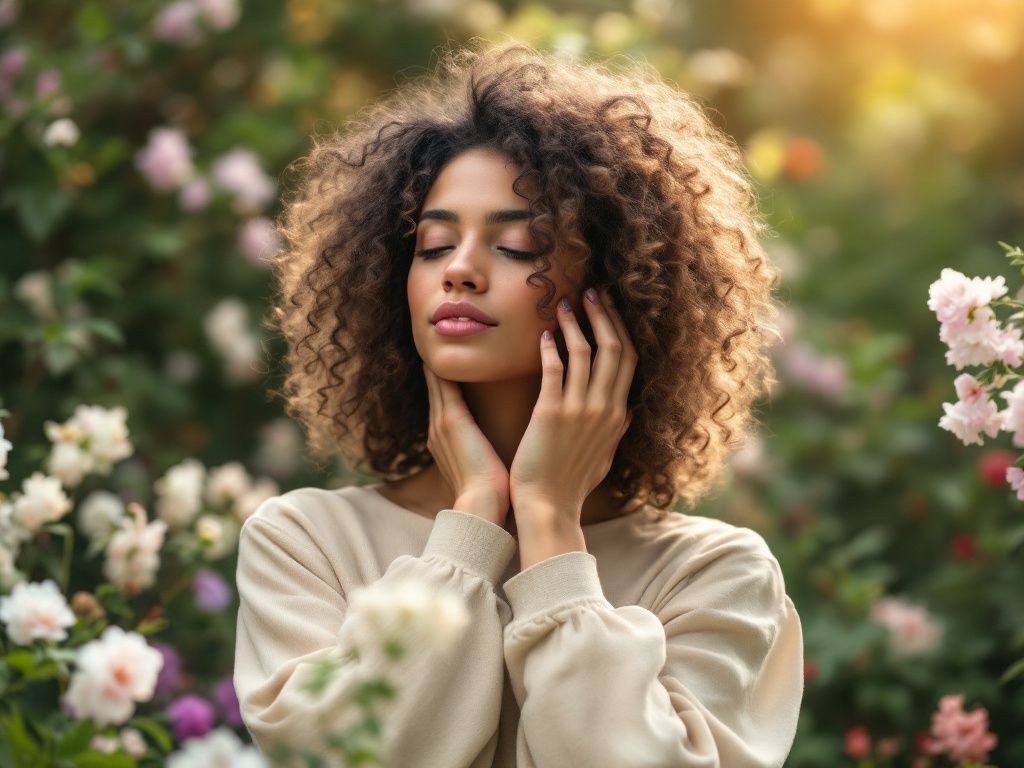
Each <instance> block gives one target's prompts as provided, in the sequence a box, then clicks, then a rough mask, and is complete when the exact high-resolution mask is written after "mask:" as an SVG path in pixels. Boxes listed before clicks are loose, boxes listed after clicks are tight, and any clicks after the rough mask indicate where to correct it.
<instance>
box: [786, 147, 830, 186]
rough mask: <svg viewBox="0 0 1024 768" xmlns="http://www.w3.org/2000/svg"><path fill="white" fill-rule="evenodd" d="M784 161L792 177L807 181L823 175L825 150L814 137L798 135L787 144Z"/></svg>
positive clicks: (787, 172) (787, 171) (788, 173)
mask: <svg viewBox="0 0 1024 768" xmlns="http://www.w3.org/2000/svg"><path fill="white" fill-rule="evenodd" d="M783 162H784V168H785V171H786V174H787V175H788V176H789V177H790V178H791V179H795V180H797V181H805V180H807V179H812V178H814V177H815V176H820V175H821V172H822V170H824V167H825V152H824V151H823V150H822V148H821V145H820V144H819V143H818V142H816V141H814V139H809V138H807V137H806V136H797V137H796V138H794V139H791V140H790V141H789V142H788V143H787V144H786V154H785V160H784V161H783Z"/></svg>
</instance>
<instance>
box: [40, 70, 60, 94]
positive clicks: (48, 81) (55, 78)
mask: <svg viewBox="0 0 1024 768" xmlns="http://www.w3.org/2000/svg"><path fill="white" fill-rule="evenodd" d="M59 90H60V72H58V71H57V70H56V69H44V70H43V71H42V72H40V73H39V74H38V75H37V76H36V96H38V97H39V98H40V99H45V98H46V97H47V96H52V95H53V94H55V93H56V92H57V91H59Z"/></svg>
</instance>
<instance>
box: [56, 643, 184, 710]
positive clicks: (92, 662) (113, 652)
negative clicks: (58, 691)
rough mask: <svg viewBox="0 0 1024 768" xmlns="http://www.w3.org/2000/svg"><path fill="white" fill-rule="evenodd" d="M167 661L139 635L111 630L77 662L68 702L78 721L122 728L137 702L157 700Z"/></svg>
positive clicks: (80, 652)
mask: <svg viewBox="0 0 1024 768" xmlns="http://www.w3.org/2000/svg"><path fill="white" fill-rule="evenodd" d="M163 663H164V660H163V656H162V655H161V653H160V651H158V650H157V649H156V648H151V647H150V646H149V645H147V643H146V639H145V638H144V637H143V636H142V635H140V634H138V633H137V632H125V631H124V630H123V629H121V628H120V627H117V626H109V627H107V628H106V629H105V630H103V634H102V635H100V637H99V638H98V639H96V640H91V641H89V642H88V643H86V644H85V645H83V646H82V647H81V648H79V649H78V653H77V655H76V658H75V671H74V673H73V674H72V676H71V684H70V686H69V687H68V692H67V694H66V701H67V703H68V704H69V705H70V706H71V708H72V710H73V712H74V714H75V717H78V718H92V720H93V721H95V723H96V724H97V725H98V726H100V727H103V726H106V725H111V724H114V725H120V724H121V723H123V722H125V721H126V720H127V719H128V718H130V717H131V716H132V714H133V713H134V712H135V702H141V701H149V700H150V699H151V698H152V697H153V690H154V688H155V687H156V678H157V675H158V673H159V672H160V668H161V667H162V666H163Z"/></svg>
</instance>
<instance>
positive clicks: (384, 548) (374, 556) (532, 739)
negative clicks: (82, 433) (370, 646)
mask: <svg viewBox="0 0 1024 768" xmlns="http://www.w3.org/2000/svg"><path fill="white" fill-rule="evenodd" d="M655 512H656V510H653V509H652V508H650V507H645V508H644V509H642V510H641V511H639V512H636V513H634V514H630V515H626V516H624V517H620V518H615V519H612V520H606V521H603V522H599V523H594V524H591V525H587V526H584V528H583V533H584V538H585V541H586V546H587V550H588V551H587V552H566V553H563V554H561V555H557V556H555V557H551V558H548V559H547V560H543V561H541V562H538V563H535V564H534V565H533V566H531V567H530V568H527V569H526V570H525V571H522V572H518V558H515V559H514V560H515V562H513V555H514V554H515V553H516V547H517V542H516V539H515V538H514V537H513V536H512V535H511V534H510V533H508V531H506V530H505V529H504V528H502V527H500V526H498V525H495V524H493V523H491V522H488V521H486V520H483V519H482V518H479V517H476V516H474V515H471V514H469V513H467V512H460V511H458V510H453V509H445V510H441V511H440V512H439V513H438V515H437V518H436V520H431V519H429V518H427V517H424V516H422V515H418V514H416V513H414V512H412V511H411V510H408V509H405V508H403V507H400V506H398V505H396V504H394V503H393V502H391V501H389V500H387V499H385V498H384V497H383V496H381V495H380V494H379V493H377V492H376V491H375V490H373V486H364V487H357V486H350V487H347V488H342V489H338V490H325V489H319V488H299V489H296V490H293V491H289V492H287V493H284V494H282V495H280V496H275V497H273V498H271V499H268V500H267V501H265V502H263V504H261V505H260V507H259V508H258V509H257V510H256V512H255V513H254V514H253V515H252V516H251V517H250V518H248V519H247V520H246V521H245V523H244V524H243V526H242V531H241V537H240V541H239V550H238V571H237V584H238V591H239V597H240V607H239V611H238V618H237V638H236V647H235V668H234V682H235V687H236V690H237V692H238V698H239V701H240V704H241V711H242V717H243V720H244V722H245V725H246V727H247V728H248V730H249V732H250V733H251V734H252V737H253V740H254V741H255V743H256V744H257V746H259V747H260V748H261V749H262V750H263V751H265V752H269V751H270V750H271V749H272V748H273V747H274V746H275V745H276V744H278V743H281V742H288V743H291V744H296V745H301V746H303V747H306V748H309V749H312V750H314V751H316V749H317V747H316V745H317V744H318V743H319V741H318V740H320V739H322V738H323V737H324V735H325V730H330V731H331V732H334V733H337V732H338V731H339V730H340V728H339V724H340V720H338V718H340V717H341V715H340V714H339V713H341V712H345V711H349V712H351V711H352V707H351V706H350V705H347V704H344V701H345V696H346V692H347V691H348V690H351V688H352V686H353V685H354V684H355V683H354V681H357V680H359V679H360V673H362V674H368V675H370V676H371V677H372V674H370V673H371V670H366V669H363V670H359V669H358V665H359V664H363V663H370V662H369V660H364V661H360V662H355V663H353V664H351V665H349V666H348V667H345V669H347V670H349V671H348V673H346V674H339V675H336V677H335V678H334V681H333V682H332V684H331V685H330V686H328V688H327V690H326V691H325V692H324V693H323V695H322V696H321V697H320V698H311V697H310V696H309V694H307V693H306V692H304V691H300V689H299V686H300V683H301V681H302V675H303V673H305V672H307V671H309V670H310V669H312V668H313V665H314V664H315V662H316V661H317V660H320V659H325V658H329V657H332V658H337V656H338V652H339V651H338V649H339V644H341V643H342V641H341V639H340V635H342V634H343V633H342V627H343V625H344V624H345V622H346V618H347V611H346V601H347V598H348V596H349V595H350V594H351V592H352V590H354V589H356V588H358V587H360V586H362V585H367V584H370V583H372V582H376V581H378V580H396V579H403V578H407V577H412V578H414V579H417V580H419V581H420V582H421V583H423V584H428V585H434V586H437V587H442V588H444V587H447V588H451V589H455V590H457V591H458V592H459V593H460V594H461V595H462V596H463V597H464V599H465V606H466V608H467V609H468V611H469V614H470V616H471V617H472V619H471V622H470V624H469V628H468V629H467V630H466V632H465V634H464V635H463V636H462V637H461V639H460V640H459V642H458V647H457V648H455V649H453V652H451V653H450V655H446V656H444V657H443V658H435V657H432V656H430V655H429V654H426V653H421V654H416V652H415V649H412V653H411V654H410V655H409V656H408V657H407V658H406V659H404V660H403V662H402V663H403V664H404V665H405V667H404V671H403V673H402V677H401V679H398V680H395V682H396V684H397V687H398V688H399V696H398V698H397V699H396V700H395V701H394V702H392V704H391V705H389V706H390V707H391V709H390V710H389V714H388V718H387V722H388V726H387V727H388V729H390V730H389V731H388V732H387V733H388V734H389V736H388V740H387V742H386V745H387V749H388V754H390V755H391V757H392V762H391V765H392V766H393V768H492V767H494V768H514V767H515V766H518V768H570V767H571V766H580V767H581V768H582V767H585V768H602V767H603V766H608V768H631V767H639V766H644V767H645V768H684V766H686V767H687V768H689V767H690V766H692V767H693V768H697V767H698V766H699V767H700V768H713V767H716V766H721V767H723V768H766V767H767V766H781V765H782V764H783V762H784V761H785V758H786V756H787V754H788V753H789V750H790V747H791V746H792V742H793V738H794V736H795V733H796V726H797V717H798V714H799V709H800V702H801V698H802V694H803V634H802V629H801V625H800V619H799V617H798V615H797V613H796V610H795V608H794V605H793V602H792V600H791V599H790V598H789V596H788V595H787V594H786V591H785V584H784V581H783V576H782V572H781V571H780V569H779V565H778V562H777V560H776V558H775V557H774V556H773V555H772V553H771V551H770V550H769V548H768V546H767V545H766V544H765V541H764V539H763V538H762V537H761V536H760V535H759V534H757V533H755V532H754V531H752V530H750V529H749V528H741V527H737V526H733V525H731V524H729V523H726V522H723V521H720V520H716V519H712V518H707V517H700V516H695V515H685V514H680V513H671V515H670V516H669V518H668V519H666V520H662V521H658V520H657V519H656V515H655ZM324 723H329V724H330V725H331V727H330V728H329V729H325V726H324Z"/></svg>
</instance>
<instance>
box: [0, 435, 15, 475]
mask: <svg viewBox="0 0 1024 768" xmlns="http://www.w3.org/2000/svg"><path fill="white" fill-rule="evenodd" d="M13 447H14V444H13V443H11V441H10V440H8V439H7V438H5V437H4V423H3V422H2V421H0V480H9V479H10V478H11V475H10V473H9V472H8V471H7V454H8V453H9V452H10V450H11V449H12V448H13Z"/></svg>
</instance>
